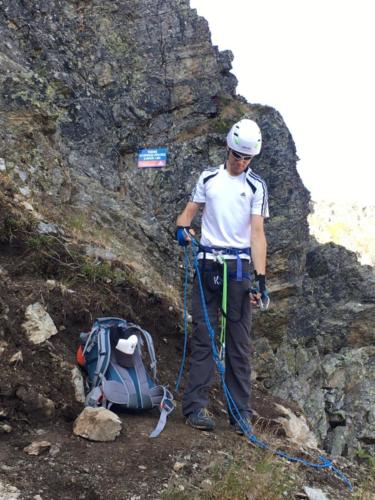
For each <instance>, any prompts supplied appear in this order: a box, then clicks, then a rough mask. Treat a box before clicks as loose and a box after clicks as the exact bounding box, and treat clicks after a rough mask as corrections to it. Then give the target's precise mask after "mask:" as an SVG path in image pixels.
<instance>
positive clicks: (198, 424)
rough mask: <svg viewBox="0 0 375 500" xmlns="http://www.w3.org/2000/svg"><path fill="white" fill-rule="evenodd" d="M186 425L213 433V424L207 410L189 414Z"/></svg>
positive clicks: (201, 409) (203, 409)
mask: <svg viewBox="0 0 375 500" xmlns="http://www.w3.org/2000/svg"><path fill="white" fill-rule="evenodd" d="M186 423H187V424H189V425H190V426H191V427H194V429H199V430H201V431H213V430H214V429H215V422H214V420H213V418H212V415H211V414H210V412H209V411H208V410H207V408H200V409H199V410H195V411H193V412H192V413H190V414H189V415H188V417H187V419H186Z"/></svg>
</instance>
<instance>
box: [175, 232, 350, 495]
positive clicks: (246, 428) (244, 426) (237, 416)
mask: <svg viewBox="0 0 375 500" xmlns="http://www.w3.org/2000/svg"><path fill="white" fill-rule="evenodd" d="M190 239H191V242H192V245H191V248H192V253H193V258H194V264H193V266H194V269H195V271H196V277H197V280H198V287H199V293H200V298H201V305H202V310H203V314H204V319H205V323H206V326H207V330H208V334H209V337H210V341H211V348H212V354H213V359H214V362H215V364H216V367H217V370H218V372H219V375H220V379H221V384H222V387H223V391H224V395H225V399H226V401H227V405H228V409H229V412H230V414H231V416H232V418H233V419H234V421H235V423H237V424H238V426H239V427H240V429H241V430H242V432H243V433H244V435H245V436H246V437H247V438H248V440H249V441H250V442H251V443H253V444H255V445H256V446H258V447H259V448H262V449H267V450H270V451H271V452H272V453H273V454H274V455H276V456H278V457H281V458H284V459H286V460H288V461H289V462H294V463H300V464H303V465H306V466H308V467H313V468H315V469H329V470H331V471H332V472H333V474H335V475H336V476H337V477H338V478H339V479H340V480H341V481H343V483H344V484H346V486H348V488H349V490H350V491H353V486H352V483H351V482H350V480H349V479H348V478H347V477H346V476H345V474H343V473H342V472H341V471H340V470H339V469H338V468H337V467H336V466H335V465H333V463H332V461H331V460H329V459H328V458H326V457H324V456H322V455H320V456H319V457H318V460H319V461H320V463H314V462H310V461H309V460H305V459H303V458H299V457H293V456H291V455H289V454H287V453H284V452H283V451H280V450H273V449H271V448H270V446H269V445H268V444H267V443H265V442H264V441H262V440H260V439H258V438H257V437H256V436H255V434H253V432H252V428H251V425H250V424H249V423H248V422H247V420H245V419H244V418H243V417H242V415H241V413H240V411H239V409H238V407H237V405H236V403H235V401H234V399H233V397H232V395H231V393H230V391H229V389H228V386H227V384H226V382H225V365H224V364H223V363H222V362H221V360H220V356H219V351H218V348H217V345H216V340H215V339H216V335H215V331H214V329H213V328H212V325H211V322H210V318H209V314H208V310H207V304H206V300H205V296H204V290H203V284H202V277H201V273H200V269H199V261H198V257H197V255H198V251H199V247H200V245H199V243H198V242H197V240H195V239H194V238H193V237H192V236H191V235H190ZM184 250H185V255H184V264H185V280H184V335H185V336H184V352H183V359H182V362H181V367H180V373H179V376H178V381H177V382H178V383H176V390H177V388H178V387H179V384H180V382H181V378H182V374H183V371H184V365H185V361H186V350H187V339H188V335H187V288H188V267H189V258H188V250H187V247H185V248H184Z"/></svg>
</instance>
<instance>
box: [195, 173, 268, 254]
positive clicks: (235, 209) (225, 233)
mask: <svg viewBox="0 0 375 500" xmlns="http://www.w3.org/2000/svg"><path fill="white" fill-rule="evenodd" d="M190 201H193V202H196V203H204V204H205V206H204V210H203V216H202V236H201V244H202V245H205V246H210V247H222V248H249V247H250V238H251V215H253V214H255V215H262V216H263V217H268V216H269V213H268V195H267V186H266V183H265V182H264V181H263V179H262V178H261V177H259V175H256V174H254V172H253V171H252V170H251V169H250V168H248V169H247V170H246V171H245V172H243V173H242V174H241V175H238V176H231V175H229V173H228V171H227V169H226V168H225V166H224V165H220V166H219V167H216V168H212V169H208V170H204V171H203V172H202V174H201V175H200V177H199V180H198V182H197V185H196V186H195V188H194V190H193V192H192V194H191V197H190ZM209 255H210V254H207V255H206V256H207V258H209ZM228 257H232V258H236V257H235V256H228ZM241 257H246V255H245V254H243V255H241Z"/></svg>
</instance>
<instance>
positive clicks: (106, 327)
mask: <svg viewBox="0 0 375 500" xmlns="http://www.w3.org/2000/svg"><path fill="white" fill-rule="evenodd" d="M135 336H136V337H137V341H136V342H134V343H133V349H131V350H130V351H128V352H130V353H131V354H127V353H126V351H124V350H123V349H122V348H121V346H122V345H123V344H124V340H125V339H130V338H134V337H135ZM144 344H146V346H147V351H148V355H149V358H150V373H148V372H147V370H146V368H145V366H144V363H143V359H142V346H143V345H144ZM77 361H78V363H79V365H81V366H82V367H83V368H84V369H85V371H86V372H87V385H88V394H87V397H86V401H85V405H86V406H93V407H97V406H103V407H104V408H108V409H110V408H111V406H112V405H116V407H119V408H125V409H131V410H147V409H151V408H154V407H158V408H159V410H160V418H159V422H158V424H157V425H156V427H155V429H154V430H153V432H152V433H151V434H150V437H156V436H158V435H159V434H160V432H161V431H162V430H163V429H164V427H165V424H166V421H167V416H168V415H169V413H171V412H172V411H173V410H174V408H175V406H174V403H173V395H172V393H171V392H170V391H169V390H168V389H167V388H166V387H165V386H163V385H159V384H157V383H156V358H155V350H154V344H153V341H152V337H151V335H150V334H149V333H148V332H147V331H146V330H143V329H142V328H141V327H139V326H137V325H135V324H133V323H128V322H127V321H125V320H124V319H120V318H100V319H97V320H96V321H95V322H94V325H93V327H92V329H91V332H89V333H81V335H80V346H79V348H78V352H77Z"/></svg>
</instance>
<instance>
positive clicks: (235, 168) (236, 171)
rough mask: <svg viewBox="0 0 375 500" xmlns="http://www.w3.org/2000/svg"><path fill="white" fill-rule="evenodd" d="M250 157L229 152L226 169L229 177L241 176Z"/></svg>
mask: <svg viewBox="0 0 375 500" xmlns="http://www.w3.org/2000/svg"><path fill="white" fill-rule="evenodd" d="M252 158H253V157H252V156H250V155H244V154H243V153H239V152H237V151H234V150H233V149H230V150H229V155H228V164H227V169H228V172H229V174H230V175H241V174H242V172H244V171H245V170H246V168H247V167H248V165H249V163H250V162H251V160H252Z"/></svg>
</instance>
